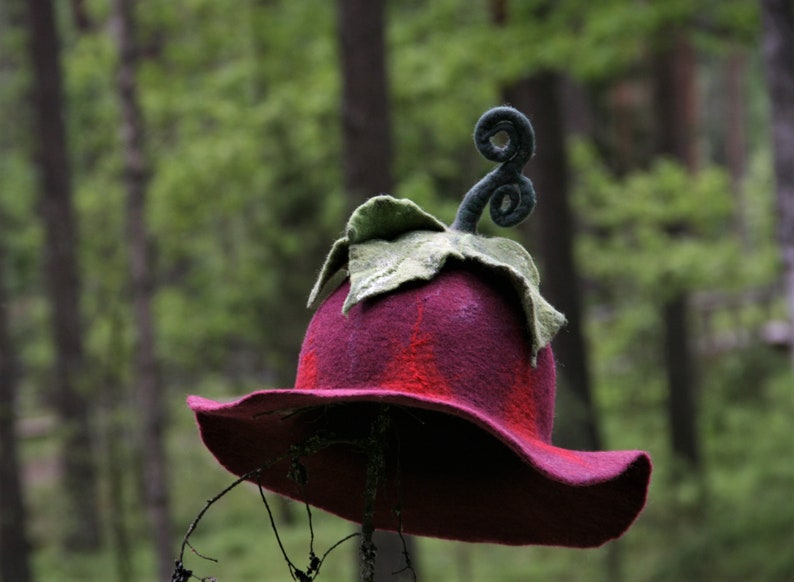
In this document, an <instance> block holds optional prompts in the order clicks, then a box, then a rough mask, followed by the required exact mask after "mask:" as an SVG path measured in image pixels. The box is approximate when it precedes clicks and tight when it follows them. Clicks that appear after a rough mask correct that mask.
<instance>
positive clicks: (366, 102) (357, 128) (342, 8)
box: [337, 0, 416, 581]
mask: <svg viewBox="0 0 794 582" xmlns="http://www.w3.org/2000/svg"><path fill="white" fill-rule="evenodd" d="M337 8H338V10H337V17H338V20H337V30H338V36H339V44H340V49H341V50H340V55H341V63H340V64H341V67H342V135H343V144H344V145H343V148H344V157H343V165H344V185H345V190H346V192H347V195H348V200H349V205H350V207H351V208H353V207H355V206H357V205H358V204H360V203H361V202H363V201H364V200H366V199H367V198H369V197H371V196H375V195H378V194H382V193H387V192H390V191H391V190H392V187H393V181H392V170H391V165H392V133H391V111H390V105H389V91H388V82H387V75H386V54H385V53H386V46H385V41H384V20H385V17H384V10H385V2H384V0H338V3H337ZM404 539H405V542H406V547H407V550H408V553H409V555H410V556H412V559H413V560H414V562H415V560H416V544H415V543H414V542H413V540H412V539H411V538H410V537H407V536H406V537H405V538H404ZM374 542H375V545H376V547H377V548H378V553H377V559H376V562H375V572H374V579H375V580H377V581H384V580H396V579H398V578H399V576H395V575H393V573H394V572H399V571H402V570H403V569H404V567H405V559H404V556H403V541H402V540H400V538H399V536H398V535H397V534H393V533H388V532H377V533H376V535H375V537H374Z"/></svg>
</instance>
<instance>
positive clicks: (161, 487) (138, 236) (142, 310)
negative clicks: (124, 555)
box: [114, 0, 173, 580]
mask: <svg viewBox="0 0 794 582" xmlns="http://www.w3.org/2000/svg"><path fill="white" fill-rule="evenodd" d="M133 4H134V2H133V0H115V1H114V13H115V14H114V15H115V34H116V40H117V43H118V52H119V62H118V72H117V89H118V96H119V103H120V106H121V115H122V119H121V137H122V145H123V148H124V185H125V188H126V190H127V216H126V218H127V220H126V226H127V245H128V256H129V268H130V283H131V287H132V301H133V313H134V315H135V348H134V371H133V378H134V382H135V389H136V393H137V396H138V402H139V403H140V417H141V444H142V448H143V450H142V455H143V467H144V477H145V478H144V483H145V487H146V490H145V496H146V505H147V509H148V512H149V520H150V526H151V529H152V538H151V539H152V542H153V544H154V548H155V553H156V556H157V573H158V579H160V580H167V579H169V577H170V575H171V571H172V569H173V548H172V547H171V523H170V504H169V495H168V480H167V470H166V467H167V464H166V458H165V457H166V454H165V446H164V438H163V433H164V424H165V418H164V416H165V413H164V406H163V400H162V397H161V389H160V378H159V371H158V365H157V356H156V352H155V341H156V340H155V328H154V315H153V313H152V295H153V290H154V285H153V279H152V258H151V247H150V244H149V234H148V229H147V224H146V194H147V188H148V169H147V165H146V155H145V151H144V143H143V140H144V132H143V117H142V115H141V110H140V104H139V102H138V88H137V78H136V66H137V51H136V46H135V38H134V34H135V26H134V24H135V21H134V18H135V14H134V9H133Z"/></svg>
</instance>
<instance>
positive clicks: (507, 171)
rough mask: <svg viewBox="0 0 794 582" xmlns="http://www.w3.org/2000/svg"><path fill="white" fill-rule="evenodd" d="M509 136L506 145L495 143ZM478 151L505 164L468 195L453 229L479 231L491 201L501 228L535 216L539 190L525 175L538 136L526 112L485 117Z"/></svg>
mask: <svg viewBox="0 0 794 582" xmlns="http://www.w3.org/2000/svg"><path fill="white" fill-rule="evenodd" d="M500 133H504V134H506V135H507V138H508V142H507V144H505V145H504V146H498V145H496V144H495V143H494V142H493V141H492V140H493V138H494V137H495V136H497V135H498V134H500ZM474 143H475V145H476V146H477V150H479V152H480V153H481V154H482V155H483V157H485V158H486V159H488V160H491V161H493V162H500V163H501V165H500V166H499V167H498V168H496V169H495V170H493V171H492V172H490V173H489V174H488V175H486V176H485V177H484V178H483V179H482V180H480V181H479V182H477V184H475V185H474V187H473V188H472V189H471V190H469V192H468V193H467V194H466V196H464V198H463V202H461V205H460V208H458V214H457V216H456V217H455V222H453V223H452V229H453V230H459V231H462V232H471V233H474V232H477V223H478V222H479V221H480V217H481V216H482V212H483V210H484V209H485V205H486V204H487V203H488V201H489V200H490V202H491V218H492V219H493V221H494V222H495V223H496V224H498V225H499V226H503V227H509V226H515V225H517V224H518V223H520V222H521V221H523V220H524V219H525V218H526V217H527V216H529V215H530V214H531V213H532V210H533V209H534V207H535V189H534V187H533V186H532V182H531V181H530V180H529V178H527V177H526V176H524V175H523V174H522V173H521V172H522V170H523V168H524V165H525V164H526V163H527V162H528V161H529V159H530V158H531V157H532V154H534V153H535V133H534V131H533V130H532V125H531V124H530V123H529V120H528V119H527V118H526V116H524V114H523V113H521V112H520V111H518V110H517V109H513V108H512V107H495V108H493V109H491V110H489V111H487V112H485V114H483V116H482V117H480V119H479V121H478V122H477V125H476V127H475V128H474Z"/></svg>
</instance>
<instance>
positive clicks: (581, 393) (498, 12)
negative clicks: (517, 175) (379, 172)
mask: <svg viewBox="0 0 794 582" xmlns="http://www.w3.org/2000/svg"><path fill="white" fill-rule="evenodd" d="M490 7H491V18H492V20H493V21H494V23H495V24H496V25H498V26H503V25H504V24H505V23H506V22H507V18H508V7H507V3H506V1H505V0H491V5H490ZM549 10H550V5H544V6H541V7H540V8H539V9H538V18H543V17H545V16H546V14H547V13H548V11H549ZM503 97H504V99H505V101H506V102H507V103H510V104H512V105H513V106H514V107H516V108H517V109H519V110H521V111H523V112H524V114H526V115H527V116H528V117H529V119H530V121H531V122H532V126H533V128H534V129H535V134H536V139H537V141H538V147H537V150H536V153H535V156H534V157H533V158H532V160H531V162H530V164H529V166H528V168H527V175H528V176H529V177H530V178H531V179H532V181H533V183H534V185H535V190H536V192H537V193H538V205H537V207H536V208H535V211H534V214H533V217H532V218H531V219H530V221H528V222H527V225H528V226H527V228H528V231H529V237H530V239H531V240H532V242H533V243H534V245H533V246H537V250H538V254H539V257H540V260H541V263H542V267H543V268H542V271H541V272H542V275H543V276H542V281H541V284H542V286H543V294H544V296H545V297H546V298H548V300H549V301H550V302H551V303H552V304H553V305H554V306H555V307H556V308H557V309H559V310H560V311H562V312H563V313H564V314H565V317H566V318H567V319H568V324H567V325H566V326H565V328H563V330H562V332H561V333H560V334H559V335H558V336H557V337H556V338H555V340H554V355H555V357H556V359H557V361H558V362H559V367H558V368H559V375H560V380H561V383H562V384H563V386H564V387H565V388H566V390H567V391H568V393H569V394H570V395H571V396H572V398H571V399H570V401H571V404H572V405H571V409H572V410H570V411H569V414H568V415H567V416H568V418H572V419H574V422H572V423H571V424H570V425H569V426H567V427H565V431H564V434H563V435H562V438H563V439H564V440H565V442H566V444H567V445H568V446H571V447H574V448H579V449H586V450H597V449H600V448H601V446H602V442H601V436H600V432H599V428H598V419H597V416H596V411H595V406H594V404H593V397H592V380H591V374H590V363H589V358H588V353H587V345H586V341H585V335H584V322H583V315H582V300H581V290H580V286H579V273H578V269H577V268H576V259H575V257H574V244H573V240H574V225H573V212H572V210H571V205H570V194H569V184H568V174H569V169H568V155H567V151H566V147H565V133H566V123H565V115H564V112H563V109H562V103H564V101H565V99H564V95H563V78H562V76H561V75H560V74H559V73H557V72H555V71H549V70H544V71H540V72H538V73H535V74H534V75H532V76H531V77H527V78H525V79H522V80H520V81H518V82H516V83H514V84H513V85H511V86H510V87H507V88H505V89H504V90H503Z"/></svg>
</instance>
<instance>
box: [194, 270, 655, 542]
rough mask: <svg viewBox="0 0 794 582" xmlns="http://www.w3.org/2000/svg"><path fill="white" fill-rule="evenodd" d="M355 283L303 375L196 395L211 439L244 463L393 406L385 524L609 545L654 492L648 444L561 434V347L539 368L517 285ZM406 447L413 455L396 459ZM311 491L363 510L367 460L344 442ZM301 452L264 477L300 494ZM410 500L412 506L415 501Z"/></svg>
mask: <svg viewBox="0 0 794 582" xmlns="http://www.w3.org/2000/svg"><path fill="white" fill-rule="evenodd" d="M347 288H348V287H347V285H344V286H343V287H341V288H340V289H338V290H337V291H336V292H335V293H334V294H332V295H331V296H330V297H329V298H328V299H327V300H326V301H325V302H324V303H323V305H322V306H321V307H320V309H319V310H318V311H317V313H316V314H315V316H314V318H313V319H312V322H311V324H310V325H309V329H308V330H307V332H306V337H305V339H304V344H303V348H302V351H301V356H300V362H299V365H298V375H297V380H296V386H295V388H292V389H285V390H263V391H259V392H254V393H252V394H250V395H248V396H246V397H244V398H242V399H240V400H237V401H235V402H231V403H227V404H222V403H218V402H215V401H212V400H207V399H204V398H201V397H197V396H192V397H190V398H189V400H188V402H189V405H190V407H191V408H192V409H193V410H194V412H195V414H196V418H197V420H198V423H199V428H200V431H201V435H202V438H203V440H204V442H205V444H206V445H207V447H208V448H209V449H210V450H211V451H212V453H213V454H214V455H215V456H216V458H217V459H218V460H219V461H220V463H221V464H222V465H224V466H225V467H226V468H227V469H229V470H230V471H231V472H233V473H235V474H237V475H241V474H243V473H246V472H248V471H250V470H252V469H255V468H257V467H259V466H261V465H263V464H265V463H266V462H267V461H268V460H269V459H272V458H274V457H276V456H278V455H281V454H283V453H285V452H286V451H287V449H288V448H289V446H290V445H291V444H293V443H298V442H302V441H303V440H305V439H307V438H309V437H311V436H312V435H314V434H316V433H317V431H326V432H332V433H334V434H335V435H337V436H346V437H354V438H360V437H362V436H365V435H367V434H369V430H370V423H371V421H372V419H373V418H374V417H375V415H376V413H377V409H378V408H379V407H378V406H377V405H378V403H387V404H391V405H393V406H392V427H393V431H392V433H390V434H391V436H390V437H389V438H390V439H391V440H390V443H389V449H388V451H387V471H390V474H389V477H388V478H387V479H385V480H384V485H383V486H382V488H381V490H379V492H378V497H377V508H376V514H375V524H376V527H378V528H381V529H390V530H394V529H396V528H397V527H398V521H397V519H396V517H395V514H394V511H393V509H394V508H395V507H396V506H398V505H401V506H402V522H403V523H402V526H403V529H404V531H406V532H407V533H412V534H417V535H428V536H435V537H441V538H449V539H458V540H464V541H474V542H495V543H503V544H512V545H520V544H545V545H562V546H572V547H591V546H598V545H601V544H603V543H605V542H606V541H609V540H610V539H614V538H616V537H618V536H620V535H621V534H622V533H623V532H624V531H625V530H626V529H627V528H628V527H629V525H630V524H631V523H632V522H633V521H634V519H635V518H636V517H637V515H638V514H639V512H640V511H641V510H642V507H643V506H644V504H645V498H646V493H647V486H648V482H649V479H650V472H651V463H650V459H649V457H648V455H647V454H646V453H644V452H642V451H613V452H579V451H571V450H566V449H561V448H558V447H555V446H553V445H552V444H551V431H552V424H553V414H554V389H555V372H554V358H553V355H552V352H551V349H550V348H545V349H543V350H541V351H540V352H539V354H538V360H537V366H536V367H532V366H531V365H530V352H529V342H528V341H527V337H526V335H525V334H526V332H525V330H524V328H523V325H522V324H523V318H522V316H521V311H520V308H519V306H518V304H517V301H516V300H515V299H514V297H513V293H512V291H511V290H510V289H508V288H505V287H504V286H503V285H502V284H500V282H498V281H493V280H491V281H486V279H485V278H483V277H482V275H481V274H479V273H478V274H473V273H472V272H471V271H469V270H467V269H465V268H461V267H455V268H448V269H446V270H445V271H444V272H442V274H441V275H440V276H439V277H437V278H436V279H434V280H432V281H430V282H428V283H425V284H418V285H412V286H408V287H406V288H404V289H401V290H400V291H399V292H396V293H393V294H389V295H387V296H385V297H383V298H380V299H377V300H374V301H368V302H365V303H364V304H360V305H356V306H355V307H353V308H352V309H351V311H350V312H349V314H348V316H344V315H342V311H341V309H342V303H343V302H344V298H345V296H346V293H347ZM397 457H399V461H398V459H397ZM303 462H304V463H305V465H306V467H307V469H308V476H309V484H308V487H307V495H308V501H309V502H310V503H311V504H313V505H316V506H318V507H321V508H324V509H326V510H328V511H331V512H333V513H335V514H337V515H340V516H342V517H344V518H347V519H350V520H352V521H360V519H361V515H362V511H363V483H364V472H365V467H366V458H365V457H364V456H363V455H362V454H361V453H360V452H357V451H355V450H352V449H350V448H349V447H345V446H342V445H335V446H333V447H330V448H328V449H326V450H324V451H322V452H320V453H317V454H315V455H312V456H311V457H307V458H305V459H303ZM287 470H288V463H286V462H285V463H282V464H281V465H276V466H274V467H273V468H271V469H270V470H268V471H267V472H265V473H263V478H262V482H263V484H264V485H265V486H266V487H267V488H268V489H271V490H273V491H277V492H279V493H282V494H284V495H287V496H290V497H295V498H300V491H299V489H298V487H297V486H296V485H295V483H293V482H292V481H290V480H289V479H288V478H287V476H286V475H287ZM400 500H401V502H400Z"/></svg>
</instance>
